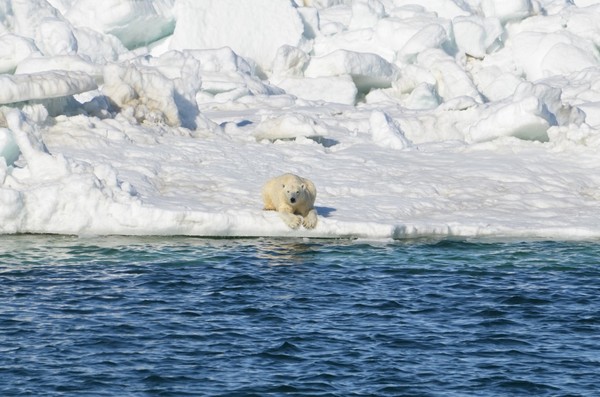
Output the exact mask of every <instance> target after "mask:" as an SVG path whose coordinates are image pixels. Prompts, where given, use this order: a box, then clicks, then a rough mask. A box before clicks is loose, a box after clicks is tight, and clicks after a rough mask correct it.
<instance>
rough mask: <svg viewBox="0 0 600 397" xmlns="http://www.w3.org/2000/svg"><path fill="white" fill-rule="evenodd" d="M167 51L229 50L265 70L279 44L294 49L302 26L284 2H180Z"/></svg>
mask: <svg viewBox="0 0 600 397" xmlns="http://www.w3.org/2000/svg"><path fill="white" fill-rule="evenodd" d="M176 13H177V26H176V27H175V31H174V33H173V37H172V40H171V44H170V48H171V49H176V50H184V49H214V48H221V47H230V48H231V49H233V51H235V52H236V53H237V54H239V55H241V56H243V57H246V58H249V59H251V60H253V61H254V62H256V64H257V65H258V66H260V67H261V68H262V69H264V70H268V69H269V68H270V66H271V63H272V62H273V59H274V58H275V55H276V53H277V50H278V49H279V47H281V46H283V45H291V46H294V47H297V46H299V45H300V44H301V42H302V40H303V36H302V35H303V32H304V25H303V23H302V20H301V18H300V15H299V14H298V12H297V11H296V9H295V8H294V7H292V4H291V2H289V1H286V0H254V1H251V2H240V1H236V0H205V1H194V0H181V1H179V2H177V7H176Z"/></svg>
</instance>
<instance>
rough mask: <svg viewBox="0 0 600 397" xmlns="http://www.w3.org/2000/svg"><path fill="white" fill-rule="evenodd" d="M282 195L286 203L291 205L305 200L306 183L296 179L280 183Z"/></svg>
mask: <svg viewBox="0 0 600 397" xmlns="http://www.w3.org/2000/svg"><path fill="white" fill-rule="evenodd" d="M281 187H282V191H283V195H284V196H285V199H286V201H287V203H288V204H289V205H291V206H295V205H298V204H299V203H303V202H305V200H306V196H307V192H306V185H305V184H304V183H299V182H297V181H294V180H291V181H287V183H283V184H282V185H281Z"/></svg>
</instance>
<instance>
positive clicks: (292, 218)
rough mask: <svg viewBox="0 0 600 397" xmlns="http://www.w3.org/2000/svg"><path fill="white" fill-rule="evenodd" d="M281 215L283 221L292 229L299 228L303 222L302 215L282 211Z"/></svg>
mask: <svg viewBox="0 0 600 397" xmlns="http://www.w3.org/2000/svg"><path fill="white" fill-rule="evenodd" d="M281 217H282V219H283V221H284V222H285V223H286V225H288V226H289V227H291V228H292V229H298V228H299V227H300V225H301V224H302V217H301V216H299V215H294V214H287V213H282V214H281Z"/></svg>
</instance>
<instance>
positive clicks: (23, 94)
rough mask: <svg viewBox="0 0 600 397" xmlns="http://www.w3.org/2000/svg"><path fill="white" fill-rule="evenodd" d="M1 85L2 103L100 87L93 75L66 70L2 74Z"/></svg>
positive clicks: (76, 92) (44, 97) (62, 94)
mask: <svg viewBox="0 0 600 397" xmlns="http://www.w3.org/2000/svg"><path fill="white" fill-rule="evenodd" d="M0 86H1V87H2V90H0V104H7V103H15V102H22V101H27V100H32V99H47V98H58V97H64V96H68V95H74V94H79V93H82V92H86V91H91V90H95V89H96V88H98V86H97V85H96V81H95V80H94V78H93V77H92V76H90V75H88V74H86V73H82V72H64V71H53V72H40V73H32V74H21V75H13V76H11V75H0Z"/></svg>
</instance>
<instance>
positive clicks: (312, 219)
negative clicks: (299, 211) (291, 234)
mask: <svg viewBox="0 0 600 397" xmlns="http://www.w3.org/2000/svg"><path fill="white" fill-rule="evenodd" d="M302 224H303V225H304V227H305V228H307V229H314V228H315V226H317V212H316V211H315V210H311V211H310V212H309V213H308V215H306V217H305V218H304V220H303V221H302Z"/></svg>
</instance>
